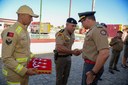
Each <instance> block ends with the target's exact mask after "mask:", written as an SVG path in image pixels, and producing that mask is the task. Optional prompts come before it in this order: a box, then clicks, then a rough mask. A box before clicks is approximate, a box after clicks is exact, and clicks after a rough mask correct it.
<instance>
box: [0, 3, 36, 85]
mask: <svg viewBox="0 0 128 85" xmlns="http://www.w3.org/2000/svg"><path fill="white" fill-rule="evenodd" d="M17 14H18V21H17V22H16V23H15V24H14V25H12V26H11V27H10V28H7V29H5V30H4V31H3V32H2V34H1V37H2V60H3V63H4V66H3V70H2V72H3V74H4V75H5V76H6V79H7V84H8V85H28V76H29V75H34V74H35V73H36V71H35V69H32V68H30V69H27V67H26V66H27V63H28V61H29V59H30V58H31V57H34V55H33V54H32V53H31V52H30V37H29V33H28V31H27V27H28V25H29V24H30V23H31V21H32V17H38V15H36V14H34V13H33V11H32V9H31V8H30V7H28V6H27V5H23V6H21V7H20V8H19V9H18V11H17Z"/></svg>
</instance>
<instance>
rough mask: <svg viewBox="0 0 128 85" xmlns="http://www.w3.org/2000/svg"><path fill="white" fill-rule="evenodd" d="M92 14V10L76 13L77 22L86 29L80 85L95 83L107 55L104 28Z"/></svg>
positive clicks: (106, 40)
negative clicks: (77, 16)
mask: <svg viewBox="0 0 128 85" xmlns="http://www.w3.org/2000/svg"><path fill="white" fill-rule="evenodd" d="M94 14H95V12H94V11H88V12H83V13H78V15H79V17H80V20H79V22H81V23H82V25H83V27H84V28H85V29H88V32H86V34H85V39H84V45H83V49H82V57H83V59H84V61H85V62H84V67H83V75H82V84H81V85H97V81H98V80H99V78H100V76H101V74H102V72H103V66H104V63H105V62H106V60H107V58H108V55H109V44H108V37H107V32H106V28H105V27H104V26H102V25H100V24H99V23H97V22H96V19H95V16H94Z"/></svg>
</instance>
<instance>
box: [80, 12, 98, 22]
mask: <svg viewBox="0 0 128 85" xmlns="http://www.w3.org/2000/svg"><path fill="white" fill-rule="evenodd" d="M95 13H96V12H95V11H88V12H82V13H78V15H79V18H80V20H79V22H80V21H81V20H82V19H83V18H86V17H88V16H92V15H94V14H95Z"/></svg>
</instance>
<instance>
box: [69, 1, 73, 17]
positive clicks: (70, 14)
mask: <svg viewBox="0 0 128 85" xmlns="http://www.w3.org/2000/svg"><path fill="white" fill-rule="evenodd" d="M71 5H72V0H70V3H69V16H68V17H70V16H71Z"/></svg>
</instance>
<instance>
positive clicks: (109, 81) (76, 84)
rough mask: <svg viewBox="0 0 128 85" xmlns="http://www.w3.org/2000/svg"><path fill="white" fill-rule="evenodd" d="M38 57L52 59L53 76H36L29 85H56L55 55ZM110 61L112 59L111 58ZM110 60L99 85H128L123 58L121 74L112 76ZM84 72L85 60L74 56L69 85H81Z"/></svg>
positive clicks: (0, 81)
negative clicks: (109, 70)
mask: <svg viewBox="0 0 128 85" xmlns="http://www.w3.org/2000/svg"><path fill="white" fill-rule="evenodd" d="M37 56H38V57H43V58H50V59H52V74H41V75H34V76H31V77H30V81H29V85H55V79H56V75H55V64H54V59H53V53H48V54H40V55H37ZM109 59H110V57H109ZM109 59H108V60H107V62H106V64H105V71H104V74H103V75H102V79H103V80H102V81H99V84H98V85H128V69H124V68H122V67H121V57H120V59H119V63H118V68H119V69H120V72H116V71H114V72H115V74H111V73H109V72H108V63H109ZM1 65H2V64H1V61H0V85H6V84H5V79H4V77H3V75H2V74H1ZM82 70H83V59H82V58H81V55H80V56H72V67H71V72H70V76H69V80H68V84H67V85H81V78H82Z"/></svg>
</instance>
